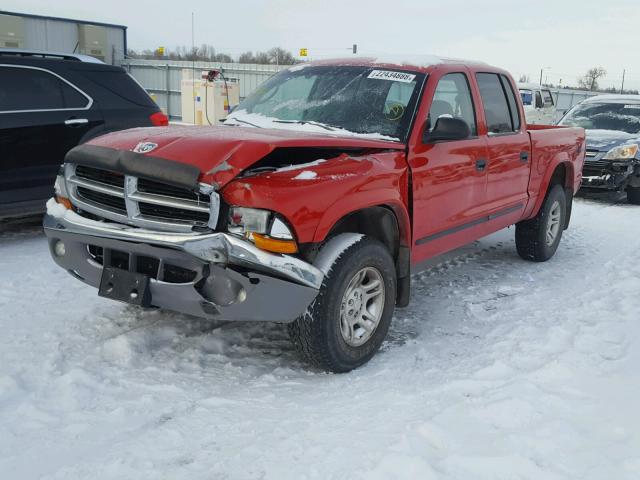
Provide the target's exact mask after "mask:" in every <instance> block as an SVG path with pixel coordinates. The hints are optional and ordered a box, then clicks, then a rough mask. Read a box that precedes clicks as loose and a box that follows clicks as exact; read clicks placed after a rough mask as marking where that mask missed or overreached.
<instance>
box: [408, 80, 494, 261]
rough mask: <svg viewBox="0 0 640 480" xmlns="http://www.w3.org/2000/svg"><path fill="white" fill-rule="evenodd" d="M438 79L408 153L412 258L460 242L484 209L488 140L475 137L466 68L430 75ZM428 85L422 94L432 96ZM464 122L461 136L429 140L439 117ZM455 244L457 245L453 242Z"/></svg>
mask: <svg viewBox="0 0 640 480" xmlns="http://www.w3.org/2000/svg"><path fill="white" fill-rule="evenodd" d="M434 80H435V81H437V84H436V87H435V90H434V91H433V100H432V102H431V106H430V110H429V113H428V117H427V118H426V119H424V118H423V119H418V121H419V123H418V125H424V122H425V120H426V121H427V125H426V130H427V131H426V132H425V135H424V137H423V138H421V139H420V140H418V142H416V143H417V144H415V146H414V147H412V149H411V151H410V153H409V165H410V167H411V173H412V186H413V228H414V244H415V247H414V250H413V251H414V262H419V261H421V260H422V259H424V258H427V257H429V256H431V255H434V254H437V253H441V252H444V251H446V250H449V249H451V248H455V247H457V246H458V245H459V244H460V245H461V244H464V243H466V242H467V241H468V239H466V238H463V236H464V235H465V234H467V233H469V232H471V230H472V229H471V227H473V226H474V225H476V224H477V222H478V219H479V218H481V216H482V212H483V211H484V210H485V189H486V182H487V172H486V165H487V159H488V156H487V155H488V153H487V145H486V139H485V138H484V137H481V136H478V128H477V121H476V112H475V108H474V104H475V103H474V98H473V95H472V91H471V88H470V82H469V77H468V74H467V72H466V71H465V72H455V73H448V74H445V75H443V76H442V77H440V78H436V77H433V78H431V79H430V81H434ZM430 91H431V90H430V89H427V91H426V94H425V95H427V96H428V95H429V94H430ZM442 116H449V117H455V118H460V119H462V120H464V121H465V122H467V124H468V125H469V128H470V130H471V136H470V137H469V138H467V139H465V140H454V141H439V142H431V141H429V132H430V131H431V130H433V128H434V127H435V124H436V122H437V120H438V118H439V117H442ZM456 242H457V243H456Z"/></svg>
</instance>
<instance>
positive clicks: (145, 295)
mask: <svg viewBox="0 0 640 480" xmlns="http://www.w3.org/2000/svg"><path fill="white" fill-rule="evenodd" d="M98 295H100V296H101V297H104V298H109V299H111V300H118V301H120V302H125V303H130V304H132V305H139V306H141V307H148V306H150V305H151V291H150V289H149V277H147V276H146V275H143V274H142V273H134V272H129V271H127V270H122V269H120V268H113V267H106V268H103V269H102V278H101V279H100V288H99V289H98Z"/></svg>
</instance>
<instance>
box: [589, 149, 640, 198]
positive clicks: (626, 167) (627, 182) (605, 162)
mask: <svg viewBox="0 0 640 480" xmlns="http://www.w3.org/2000/svg"><path fill="white" fill-rule="evenodd" d="M604 157H605V153H604V152H587V157H586V159H585V163H584V167H583V170H582V188H583V189H592V190H612V191H614V190H618V191H624V190H625V189H626V188H627V187H628V186H632V187H640V162H638V161H637V160H635V159H611V160H610V159H606V158H604Z"/></svg>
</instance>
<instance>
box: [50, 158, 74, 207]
mask: <svg viewBox="0 0 640 480" xmlns="http://www.w3.org/2000/svg"><path fill="white" fill-rule="evenodd" d="M53 190H54V192H55V195H56V202H58V203H59V204H60V205H62V206H64V207H65V208H66V209H68V210H73V205H71V201H69V194H68V193H67V184H66V183H65V180H64V167H60V170H59V171H58V176H57V177H56V183H54V185H53Z"/></svg>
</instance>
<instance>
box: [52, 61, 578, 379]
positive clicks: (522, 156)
mask: <svg viewBox="0 0 640 480" xmlns="http://www.w3.org/2000/svg"><path fill="white" fill-rule="evenodd" d="M584 143H585V136H584V131H583V129H581V128H562V127H550V126H527V125H526V124H525V122H524V112H523V108H522V105H521V102H520V96H519V95H518V90H517V88H516V86H515V84H514V82H513V80H512V78H511V76H510V75H509V74H508V73H507V72H505V71H503V70H500V69H498V68H494V67H490V66H489V65H486V64H480V63H472V62H465V61H457V60H447V59H440V58H430V59H429V60H428V61H426V62H423V63H420V62H413V63H411V62H403V61H396V60H384V59H354V60H346V61H324V62H317V63H310V64H305V65H299V66H294V67H292V68H289V69H288V70H285V71H282V72H280V73H278V74H277V75H275V76H273V77H272V78H271V79H269V80H268V81H266V82H265V83H263V84H262V85H261V86H260V87H259V88H258V89H257V90H256V91H255V92H254V93H253V94H251V95H250V96H249V97H247V98H246V99H245V100H244V101H243V102H242V103H241V104H240V105H239V106H238V108H237V109H235V110H234V111H233V113H232V114H231V115H230V116H229V117H228V119H227V120H226V121H225V122H224V124H223V125H218V126H214V127H188V126H171V127H167V128H163V129H157V128H138V129H133V130H127V131H124V132H118V133H112V134H109V135H105V136H103V137H99V138H97V139H95V140H92V141H91V142H89V143H88V144H85V145H82V146H79V147H76V148H74V149H73V150H71V151H70V152H69V153H68V155H67V157H66V160H65V164H64V165H63V166H62V167H61V171H60V174H59V176H58V178H57V181H56V198H55V199H52V200H50V201H49V203H48V212H47V215H46V216H45V219H44V226H45V230H46V234H47V236H48V241H49V246H50V251H51V254H52V256H53V258H54V259H55V261H56V262H57V263H58V265H60V266H61V267H62V268H64V269H66V270H67V271H69V273H71V275H73V276H74V277H76V278H78V279H79V280H82V281H84V282H85V283H87V284H89V285H92V286H94V287H97V288H98V289H99V294H100V295H101V296H104V297H107V298H111V299H115V300H120V301H124V302H128V303H132V304H136V305H140V306H143V307H158V308H165V309H169V310H174V311H178V312H182V313H185V314H190V315H195V316H198V317H204V318H209V319H222V320H252V321H273V322H284V323H288V326H289V332H290V335H291V338H292V340H293V342H294V344H295V345H296V347H297V349H298V350H299V352H300V353H301V354H302V355H303V357H304V358H306V359H307V360H309V361H310V362H311V363H313V364H315V365H317V366H319V367H321V368H323V369H326V370H330V371H334V372H345V371H349V370H351V369H353V368H355V367H358V366H359V365H362V364H363V363H365V362H367V361H368V360H369V359H370V358H371V357H372V356H373V355H374V354H375V352H376V351H377V350H378V348H379V347H380V345H381V343H382V342H383V340H384V338H385V336H386V334H387V330H388V329H389V324H390V322H391V318H392V316H393V311H394V307H395V306H398V307H402V306H406V305H407V304H408V302H409V297H410V295H409V292H410V279H411V273H412V271H415V270H416V269H417V268H419V266H420V264H421V263H422V262H424V261H425V260H427V259H429V258H431V257H433V256H435V255H438V254H441V253H443V252H446V251H449V250H452V249H455V248H457V247H460V246H462V245H464V244H467V243H469V242H472V241H474V240H475V239H478V238H480V237H483V236H485V235H487V234H490V233H492V232H495V231H497V230H500V229H503V228H505V227H507V226H509V225H514V224H515V225H516V228H515V235H516V246H517V250H518V253H519V254H520V256H521V257H522V258H524V259H526V260H533V261H545V260H548V259H549V258H551V257H552V256H553V255H554V253H555V251H556V249H557V248H558V244H559V242H560V238H561V236H562V232H563V230H565V229H566V228H567V227H568V225H569V218H570V215H571V205H572V199H573V196H574V194H575V193H576V192H577V190H578V188H579V186H580V180H581V171H582V165H583V162H584V153H585V147H584Z"/></svg>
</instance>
